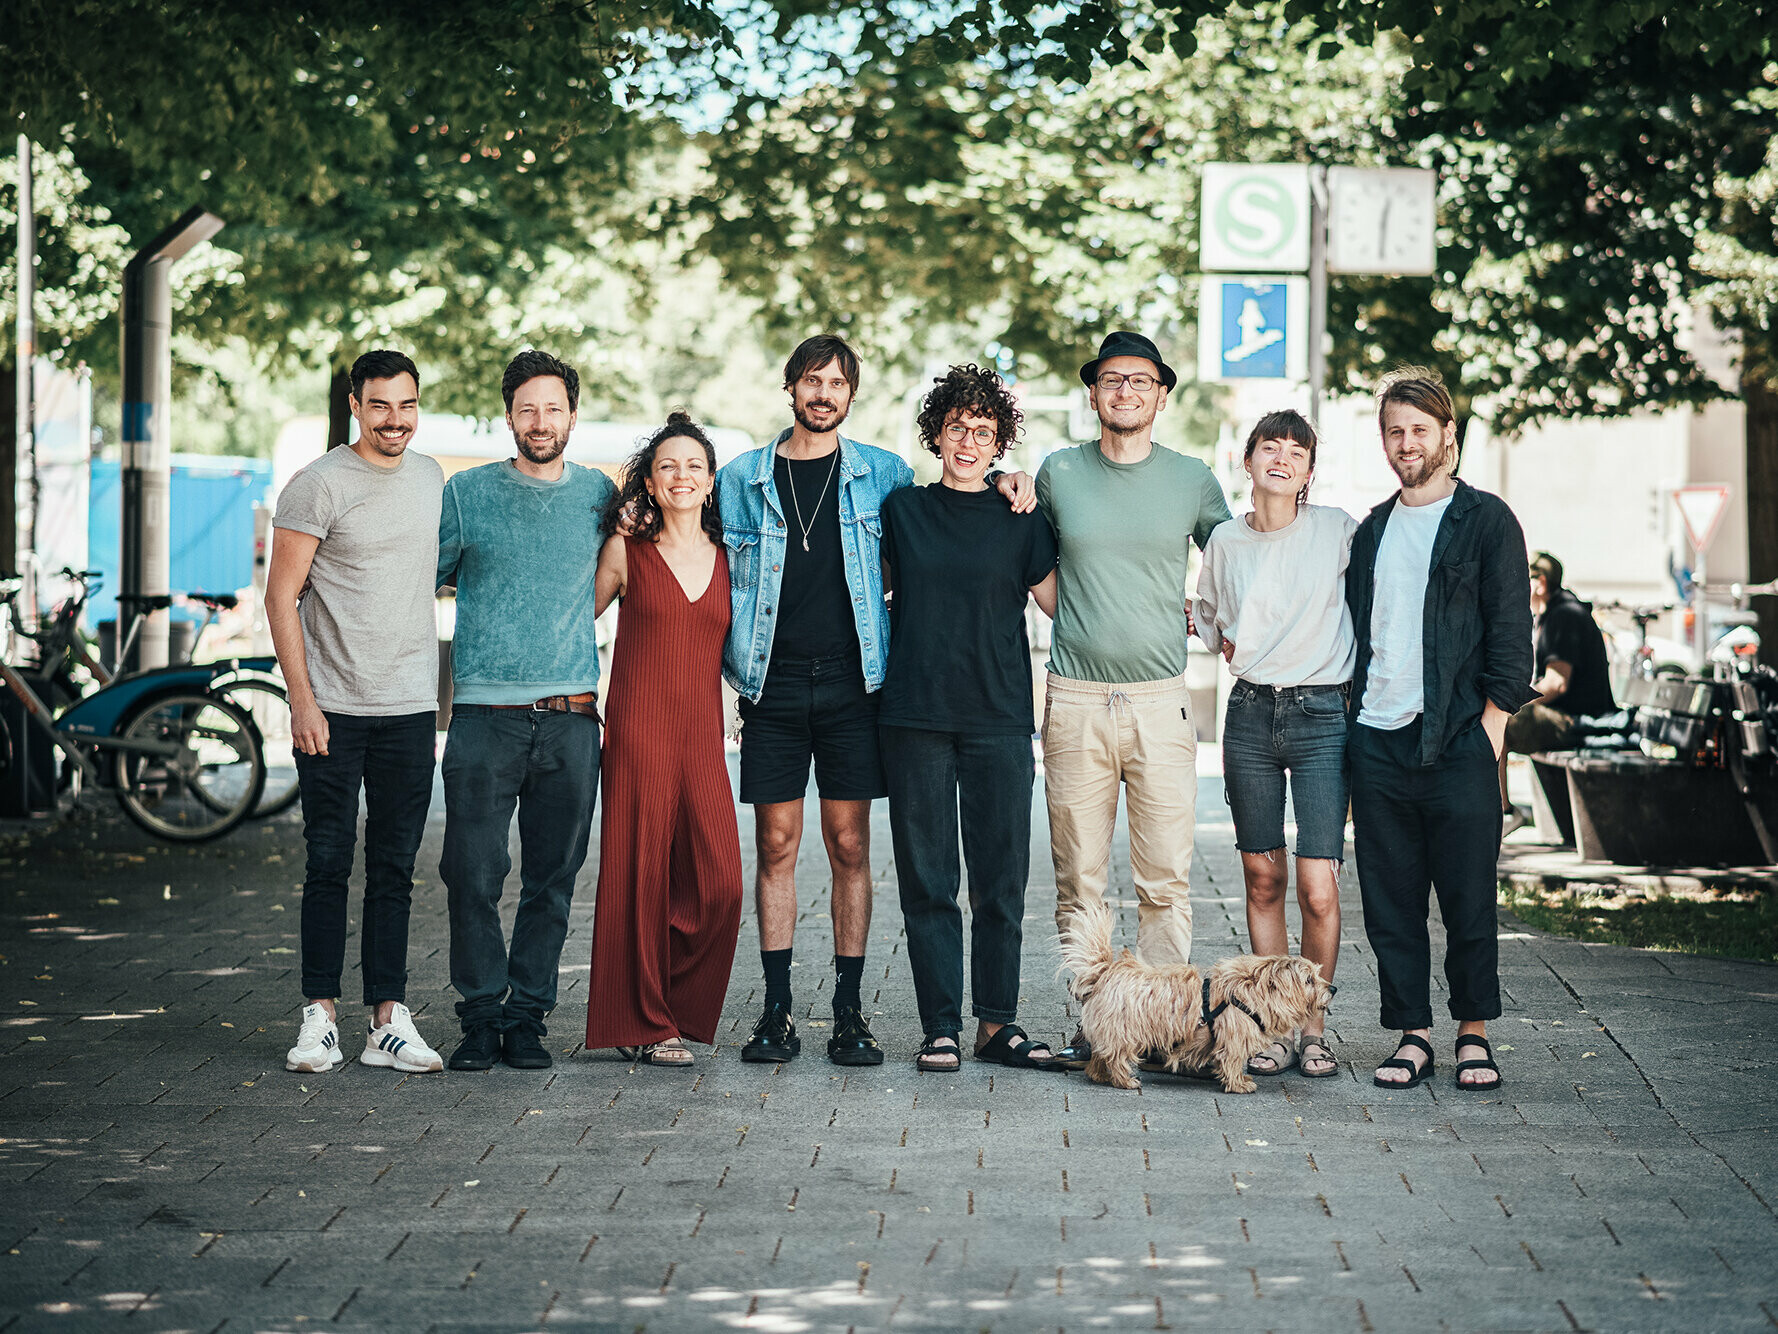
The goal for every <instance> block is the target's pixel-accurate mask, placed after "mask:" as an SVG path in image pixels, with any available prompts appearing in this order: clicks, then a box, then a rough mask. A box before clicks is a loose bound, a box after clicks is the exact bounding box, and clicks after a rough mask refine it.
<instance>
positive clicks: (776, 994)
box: [759, 950, 790, 1010]
mask: <svg viewBox="0 0 1778 1334" xmlns="http://www.w3.org/2000/svg"><path fill="white" fill-rule="evenodd" d="M759 962H760V966H761V967H762V968H764V969H765V972H766V1004H767V1005H782V1006H783V1007H784V1008H785V1009H786V1010H788V1009H789V1008H790V951H789V950H761V951H760V952H759Z"/></svg>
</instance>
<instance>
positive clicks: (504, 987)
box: [438, 351, 616, 1070]
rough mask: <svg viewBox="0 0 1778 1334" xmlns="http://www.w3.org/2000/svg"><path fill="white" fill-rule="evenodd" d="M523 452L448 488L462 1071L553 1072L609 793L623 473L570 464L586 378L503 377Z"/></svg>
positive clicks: (448, 806) (537, 361)
mask: <svg viewBox="0 0 1778 1334" xmlns="http://www.w3.org/2000/svg"><path fill="white" fill-rule="evenodd" d="M501 392H502V393H503V395H504V396H505V399H506V424H507V426H508V427H509V428H511V430H512V436H513V443H514V445H515V446H516V447H517V451H518V452H517V455H516V456H515V457H514V458H511V459H506V460H504V461H502V462H499V463H489V464H484V465H483V466H482V467H479V468H471V469H469V470H468V471H466V472H460V473H458V474H457V475H456V476H454V477H452V478H451V479H450V480H449V481H448V482H447V483H446V484H445V492H444V508H443V513H442V515H441V518H440V521H439V540H438V584H439V587H441V588H443V587H445V586H447V585H455V586H456V589H457V630H456V641H455V644H454V645H453V648H452V654H451V679H452V690H453V695H454V703H453V706H452V712H451V730H450V734H449V736H448V738H447V739H446V742H445V753H444V764H443V772H444V788H445V838H444V858H443V860H442V862H441V863H440V865H439V871H440V874H441V875H442V876H443V878H444V882H445V888H446V890H447V891H448V893H449V896H450V914H451V985H452V986H454V987H456V988H457V991H458V993H459V994H460V995H461V996H462V998H463V999H462V1000H460V1001H459V1002H458V1003H457V1016H458V1018H459V1019H460V1020H461V1021H462V1024H463V1040H462V1043H461V1044H460V1045H459V1046H458V1048H457V1050H456V1052H455V1053H454V1054H453V1055H452V1056H451V1059H450V1067H451V1069H453V1070H486V1069H488V1068H490V1067H491V1066H492V1065H493V1064H494V1063H495V1062H496V1061H497V1060H505V1062H506V1063H507V1064H508V1065H510V1066H513V1067H515V1068H517V1069H523V1070H542V1069H547V1068H548V1067H549V1065H550V1063H551V1062H550V1055H549V1052H548V1051H547V1050H545V1048H544V1046H543V1043H542V1041H541V1039H542V1037H543V1036H544V1034H545V1032H546V1029H545V1027H544V1020H545V1018H546V1017H547V1016H548V1014H549V1012H550V1011H551V1010H552V1009H554V1008H555V1004H556V976H557V965H558V963H559V961H560V959H561V954H562V941H563V939H564V937H565V936H566V935H567V931H568V906H569V904H570V902H571V901H572V900H573V897H574V879H575V877H576V876H577V875H578V874H579V873H580V868H581V864H582V863H583V862H585V861H586V854H587V840H588V836H589V834H590V832H591V830H592V821H593V801H594V798H595V797H596V796H597V794H598V789H599V714H598V709H597V707H596V701H597V693H596V692H597V688H598V683H599V646H598V642H597V640H596V638H595V636H594V628H593V621H594V616H593V573H594V571H595V569H596V568H597V567H598V564H599V549H600V547H601V546H602V545H603V544H604V539H603V536H602V533H601V529H600V526H599V516H600V514H601V512H602V511H603V510H604V508H605V505H606V503H607V502H608V501H609V500H610V499H611V497H612V495H613V494H614V493H615V490H616V488H615V487H614V486H613V484H612V482H611V479H610V478H608V477H606V476H605V474H604V473H602V472H599V471H598V470H596V469H593V468H584V467H581V466H580V465H579V464H576V463H569V462H568V461H567V460H566V459H565V458H563V457H562V455H563V452H564V451H565V450H566V449H567V447H568V435H569V432H571V431H572V430H573V429H574V421H575V409H576V407H577V406H578V404H579V402H580V376H579V375H578V374H577V373H576V371H575V370H574V368H573V367H572V366H569V365H567V364H566V363H565V362H562V361H558V360H557V359H556V358H555V357H552V356H550V355H548V354H547V353H544V352H537V351H530V352H521V353H520V354H519V355H518V356H516V357H514V358H513V360H512V363H511V364H510V365H508V366H507V368H506V374H505V375H504V376H503V377H502V380H501ZM515 809H516V810H517V812H518V818H519V843H520V856H521V860H520V867H519V878H520V890H519V906H518V913H517V916H516V917H515V918H514V919H513V928H512V942H511V945H510V948H509V947H508V944H507V942H506V940H505V938H504V935H503V933H502V931H501V926H500V896H501V893H502V891H503V890H504V887H505V884H506V877H507V873H508V872H509V871H510V870H511V869H512V858H511V857H510V856H509V854H508V852H507V844H508V840H509V838H510V836H511V831H512V818H513V812H514V810H515Z"/></svg>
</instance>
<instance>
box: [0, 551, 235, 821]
mask: <svg viewBox="0 0 1778 1334" xmlns="http://www.w3.org/2000/svg"><path fill="white" fill-rule="evenodd" d="M19 585H20V581H19V580H17V579H0V597H3V598H5V599H6V600H7V601H9V602H10V601H11V600H12V599H13V598H15V597H16V596H17V595H18V589H19ZM214 675H215V674H214V672H213V671H212V670H211V669H210V668H209V667H207V666H195V667H194V666H174V667H160V668H155V669H153V670H151V671H146V672H138V673H135V674H133V675H130V676H127V677H124V678H122V679H120V680H116V681H114V682H113V683H112V684H110V685H107V686H102V687H100V688H99V689H97V690H95V691H93V692H91V693H90V694H88V695H87V696H86V697H85V698H83V699H81V700H80V701H78V702H77V703H75V704H73V705H71V706H70V707H68V708H66V709H64V710H63V711H62V712H61V713H60V714H59V715H57V714H55V713H54V712H52V710H51V708H50V706H49V704H48V703H47V702H46V701H45V700H44V699H43V698H42V697H41V696H40V695H38V694H37V692H36V691H35V690H34V689H32V687H31V684H30V683H29V682H28V681H27V680H26V679H25V676H24V674H23V673H22V672H20V671H19V669H18V668H17V667H15V666H14V665H13V664H12V663H10V662H5V661H0V678H4V680H5V683H6V685H7V688H8V689H10V690H11V691H12V693H13V694H14V695H15V696H16V697H17V698H18V700H19V702H20V704H22V705H23V707H24V716H25V720H26V725H27V726H29V727H31V728H34V729H36V730H38V731H40V732H41V733H42V734H43V736H44V738H45V739H46V740H48V741H49V742H50V743H51V744H53V745H54V746H56V747H57V748H58V749H59V750H61V752H62V753H63V754H64V755H65V756H66V757H67V760H68V766H67V775H68V779H69V782H70V785H71V786H72V787H73V789H74V795H75V798H76V799H77V800H78V799H79V798H80V796H81V793H82V786H83V784H84V783H86V782H92V783H96V784H98V785H100V786H105V787H110V788H112V789H113V790H114V792H115V793H116V796H117V801H118V804H119V805H120V806H122V807H123V810H124V813H125V814H126V815H128V816H129V817H130V819H132V820H134V821H135V822H136V823H137V824H138V825H140V826H141V827H142V828H143V829H145V830H147V831H148V832H149V833H151V834H154V835H155V836H156V837H159V838H164V839H169V840H172V841H175V842H197V841H201V840H204V839H211V838H215V837H217V836H218V835H219V834H224V833H227V832H228V831H229V830H230V829H233V828H234V827H235V826H236V825H238V824H239V823H240V822H241V821H242V820H244V819H246V818H247V816H248V815H249V814H251V813H252V811H253V809H254V807H255V806H256V805H257V804H258V802H259V799H260V796H261V794H262V793H263V791H264V788H265V760H264V757H263V754H262V752H261V748H260V741H259V729H258V728H257V727H256V726H255V725H254V722H253V719H252V718H251V717H250V716H248V714H247V713H245V712H244V711H242V710H241V709H240V708H237V707H236V706H235V705H234V704H231V703H230V702H229V701H228V700H227V699H225V698H224V697H222V696H221V695H217V694H213V693H211V692H210V691H209V690H208V689H207V687H208V686H209V684H210V683H211V681H212V679H213V678H214Z"/></svg>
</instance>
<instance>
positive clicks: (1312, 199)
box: [1309, 167, 1327, 431]
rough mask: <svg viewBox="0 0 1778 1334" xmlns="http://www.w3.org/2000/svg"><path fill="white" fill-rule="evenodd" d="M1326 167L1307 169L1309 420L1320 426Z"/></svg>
mask: <svg viewBox="0 0 1778 1334" xmlns="http://www.w3.org/2000/svg"><path fill="white" fill-rule="evenodd" d="M1326 344H1327V168H1326V167H1311V168H1310V169H1309V420H1310V421H1311V422H1313V423H1314V425H1315V429H1316V430H1317V431H1319V430H1320V429H1321V398H1322V394H1323V393H1324V392H1325V391H1326V387H1327V346H1326Z"/></svg>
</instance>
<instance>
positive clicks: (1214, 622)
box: [1193, 505, 1358, 686]
mask: <svg viewBox="0 0 1778 1334" xmlns="http://www.w3.org/2000/svg"><path fill="white" fill-rule="evenodd" d="M1249 518H1251V516H1250V515H1242V516H1241V517H1239V518H1237V519H1231V520H1230V521H1229V522H1228V523H1224V524H1219V525H1218V526H1217V528H1216V531H1215V532H1213V533H1211V534H1210V540H1209V542H1207V543H1206V544H1205V545H1204V566H1203V569H1202V571H1201V572H1200V573H1199V575H1198V594H1197V599H1196V605H1195V607H1194V608H1193V620H1194V621H1195V622H1196V624H1197V627H1198V637H1199V638H1200V639H1202V640H1203V641H1204V645H1205V647H1207V648H1208V649H1209V650H1210V651H1211V652H1212V653H1220V652H1221V651H1222V641H1223V640H1225V639H1229V640H1233V641H1234V645H1235V654H1234V657H1233V658H1231V659H1230V660H1229V669H1230V670H1231V671H1232V672H1234V674H1235V675H1236V676H1238V677H1239V678H1240V679H1241V680H1243V681H1251V682H1252V683H1253V684H1255V685H1267V686H1322V685H1339V684H1341V683H1343V682H1346V681H1350V680H1351V679H1352V667H1353V662H1354V660H1355V658H1356V657H1357V645H1356V643H1355V640H1354V636H1353V633H1352V611H1351V609H1350V608H1349V607H1347V605H1346V579H1345V575H1346V563H1347V561H1348V560H1349V559H1350V558H1351V555H1352V534H1353V532H1354V531H1355V530H1356V529H1357V527H1358V525H1357V523H1355V522H1354V521H1353V519H1352V516H1351V515H1350V514H1347V513H1346V511H1345V510H1342V509H1335V508H1334V507H1333V506H1331V505H1309V506H1306V507H1305V508H1304V509H1302V510H1301V511H1300V512H1299V513H1298V514H1297V516H1296V518H1295V519H1293V520H1291V522H1290V523H1289V524H1287V525H1286V526H1285V527H1283V528H1279V529H1277V530H1275V531H1273V532H1269V533H1262V532H1259V531H1257V530H1256V529H1255V528H1254V527H1253V526H1252V525H1251V524H1250V523H1249V522H1248V519H1249Z"/></svg>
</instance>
